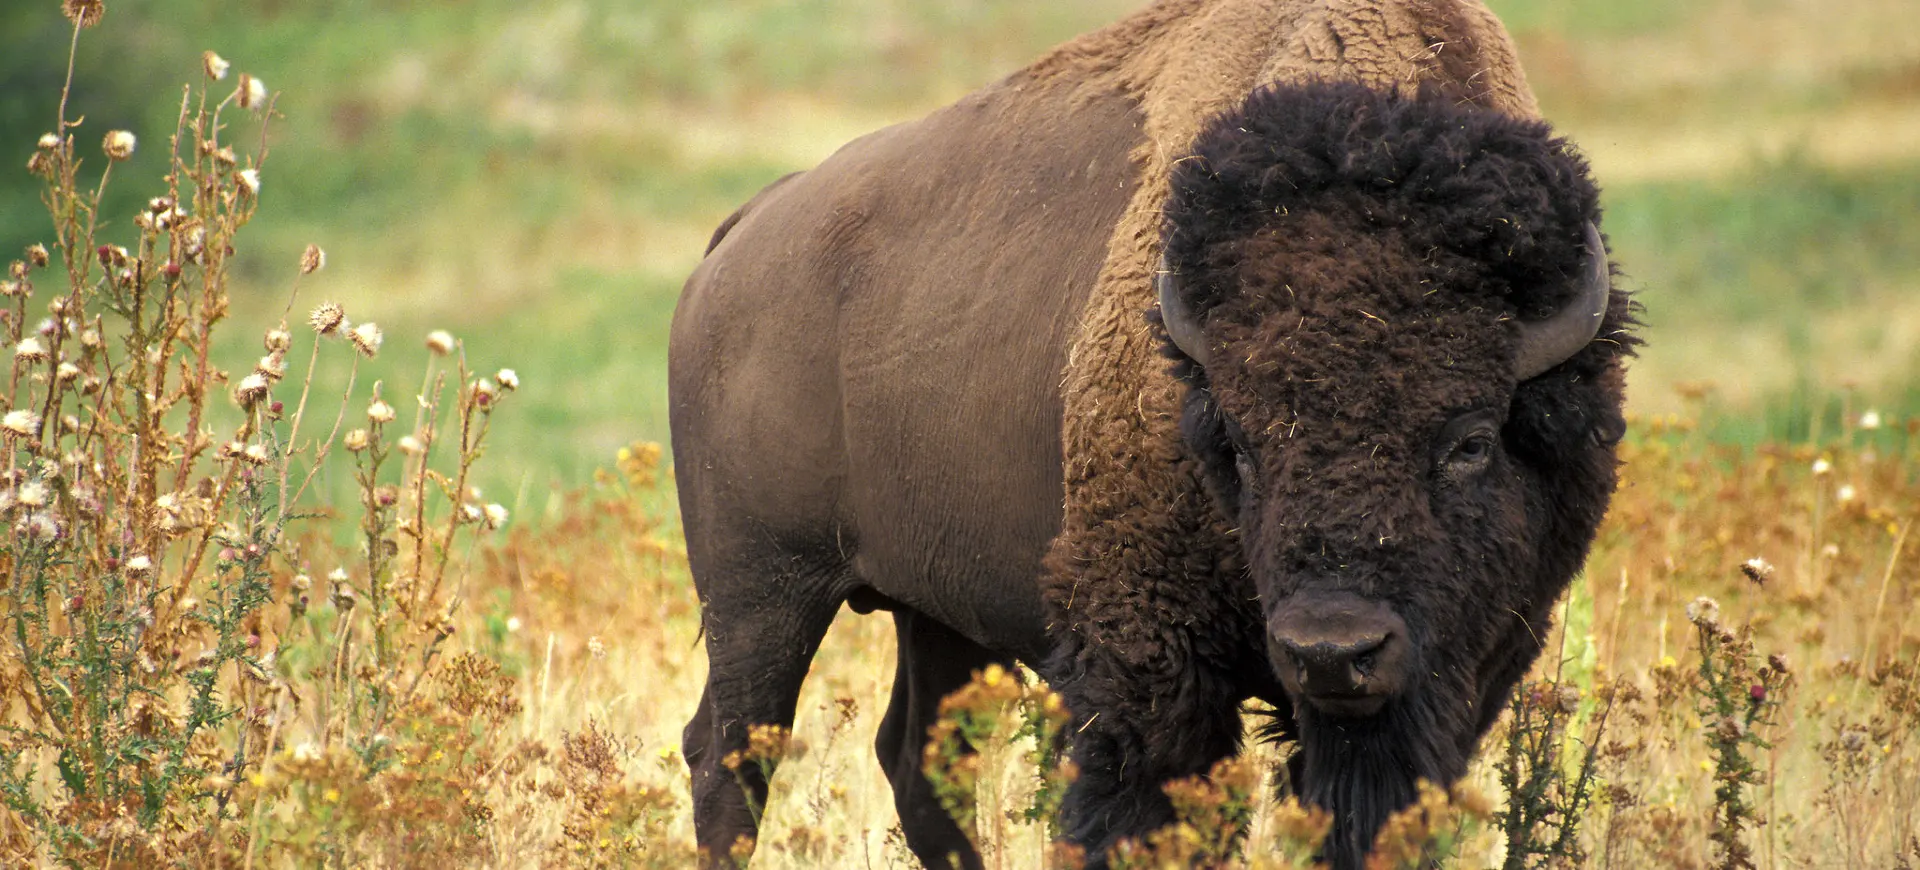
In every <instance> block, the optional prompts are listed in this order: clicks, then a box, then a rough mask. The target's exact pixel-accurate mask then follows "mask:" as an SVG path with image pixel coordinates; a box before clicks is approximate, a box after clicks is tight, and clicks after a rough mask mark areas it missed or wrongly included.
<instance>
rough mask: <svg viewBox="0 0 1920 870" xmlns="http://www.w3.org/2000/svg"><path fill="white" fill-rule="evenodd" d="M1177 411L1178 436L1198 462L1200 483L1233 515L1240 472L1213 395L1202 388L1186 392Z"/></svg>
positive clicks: (1238, 490)
mask: <svg viewBox="0 0 1920 870" xmlns="http://www.w3.org/2000/svg"><path fill="white" fill-rule="evenodd" d="M1186 393H1187V395H1186V403H1185V405H1184V406H1183V407H1182V408H1181V412H1180V437H1181V438H1182V439H1183V440H1184V441H1186V443H1187V449H1188V450H1189V451H1191V452H1192V453H1193V456H1194V458H1195V459H1197V460H1199V462H1200V482H1201V483H1202V484H1203V485H1204V486H1205V488H1206V490H1207V494H1208V495H1211V496H1213V499H1214V502H1215V503H1216V504H1218V505H1219V506H1220V509H1221V510H1222V511H1225V512H1226V514H1227V515H1228V516H1233V513H1234V511H1235V510H1236V507H1235V506H1236V505H1238V504H1239V503H1240V473H1239V471H1237V470H1236V469H1235V468H1234V463H1233V444H1232V442H1231V441H1229V440H1228V439H1227V427H1226V420H1225V418H1223V417H1222V416H1221V415H1220V406H1219V405H1217V404H1214V401H1213V394H1212V393H1211V392H1210V391H1208V390H1205V389H1189V390H1187V391H1186Z"/></svg>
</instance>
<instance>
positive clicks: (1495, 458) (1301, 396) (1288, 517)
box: [1160, 86, 1626, 866]
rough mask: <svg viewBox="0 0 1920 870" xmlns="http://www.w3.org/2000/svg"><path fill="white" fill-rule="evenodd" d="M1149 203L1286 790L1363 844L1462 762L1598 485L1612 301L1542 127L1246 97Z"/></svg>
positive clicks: (1612, 389) (1356, 96)
mask: <svg viewBox="0 0 1920 870" xmlns="http://www.w3.org/2000/svg"><path fill="white" fill-rule="evenodd" d="M1196 152H1197V156H1198V157H1199V159H1197V160H1194V161H1191V162H1190V163H1191V165H1190V167H1189V168H1187V169H1185V170H1183V171H1181V172H1180V173H1178V174H1177V175H1176V177H1175V184H1174V193H1173V199H1172V202H1171V204H1170V206H1169V224H1168V230H1167V234H1168V244H1167V252H1168V253H1167V256H1168V259H1167V262H1166V263H1165V264H1164V265H1163V275H1164V276H1165V277H1163V278H1162V279H1161V290H1160V295H1161V300H1162V318H1163V320H1164V322H1165V325H1166V328H1167V332H1168V333H1169V336H1170V340H1171V343H1172V345H1173V347H1174V349H1175V354H1176V356H1177V357H1179V358H1181V359H1182V365H1181V368H1180V373H1181V375H1182V377H1183V379H1184V380H1185V381H1186V382H1187V384H1188V385H1189V391H1188V395H1187V408H1186V416H1185V419H1184V420H1183V432H1184V435H1185V437H1186V440H1187V442H1188V444H1189V446H1190V447H1191V448H1192V451H1193V453H1194V454H1195V455H1196V456H1197V457H1198V458H1199V460H1200V465H1201V467H1202V468H1203V469H1204V474H1203V476H1204V478H1205V480H1206V482H1207V485H1208V489H1209V490H1210V491H1211V492H1212V494H1213V496H1214V498H1215V499H1216V500H1217V501H1218V502H1219V504H1220V507H1221V509H1222V511H1223V512H1224V513H1225V514H1226V515H1227V517H1228V518H1229V519H1230V520H1231V521H1232V522H1233V524H1234V525H1235V527H1237V528H1238V529H1239V535H1240V540H1241V543H1242V545H1243V547H1244V551H1245V552H1244V556H1245V560H1246V563H1247V566H1248V571H1249V575H1250V579H1251V582H1252V585H1253V587H1254V591H1255V592H1256V593H1257V595H1258V596H1259V599H1260V602H1261V607H1262V610H1263V613H1264V616H1265V626H1264V629H1265V630H1264V635H1265V637H1264V640H1265V645H1266V652H1267V659H1268V661H1269V663H1270V665H1271V667H1272V669H1273V672H1274V674H1275V676H1277V677H1278V679H1279V680H1280V682H1281V683H1282V684H1283V685H1284V686H1285V688H1286V693H1287V695H1288V697H1289V699H1290V700H1291V701H1292V707H1293V714H1294V716H1295V724H1296V726H1297V733H1298V735H1299V737H1300V742H1301V750H1302V759H1301V760H1302V762H1303V763H1302V764H1301V765H1300V766H1299V768H1298V771H1299V773H1300V775H1301V782H1299V783H1298V786H1299V787H1300V789H1301V790H1302V792H1303V793H1304V794H1305V796H1306V797H1307V798H1309V799H1310V800H1312V801H1314V802H1316V803H1318V804H1320V805H1322V806H1326V807H1329V808H1331V809H1333V810H1335V817H1336V820H1337V822H1336V827H1335V831H1334V841H1333V842H1332V843H1331V845H1330V849H1329V857H1330V858H1331V859H1333V860H1334V861H1335V863H1336V866H1347V865H1349V864H1357V862H1358V860H1359V856H1360V855H1363V854H1364V853H1365V852H1366V847H1367V845H1368V843H1369V842H1370V839H1371V836H1372V833H1373V831H1374V830H1375V829H1376V828H1377V827H1378V825H1379V823H1380V822H1381V821H1382V820H1384V818H1385V816H1386V815H1387V814H1389V813H1391V812H1392V811H1393V810H1395V809H1397V808H1399V807H1401V806H1403V805H1405V804H1406V803H1407V802H1409V801H1410V800H1411V799H1412V798H1413V797H1414V795H1415V789H1416V783H1417V781H1418V780H1420V779H1426V780H1429V781H1432V782H1436V783H1450V782H1451V781H1453V780H1454V779H1456V778H1457V777H1458V776H1459V775H1461V774H1462V773H1463V772H1464V771H1465V769H1466V764H1467V760H1468V758H1469V756H1470V754H1471V752H1472V750H1473V747H1474V744H1475V742H1476V741H1477V740H1478V738H1479V736H1480V734H1481V733H1482V732H1483V731H1484V730H1485V728H1486V727H1487V726H1488V725H1489V724H1490V723H1491V722H1492V720H1493V718H1494V716H1495V715H1496V714H1497V712H1498V710H1499V709H1500V707H1501V705H1502V703H1503V701H1504V699H1505V696H1506V693H1507V692H1508V691H1509V690H1510V689H1511V688H1512V686H1513V684H1514V682H1515V681H1516V680H1517V679H1518V678H1519V676H1520V675H1521V674H1522V673H1523V672H1524V670H1525V669H1526V667H1527V666H1528V665H1529V664H1530V663H1531V662H1532V661H1533V659H1534V658H1535V657H1536V656H1537V655H1538V653H1539V651H1540V639H1541V638H1542V637H1544V636H1545V634H1546V631H1547V619H1548V611H1549V608H1550V606H1551V605H1552V603H1553V601H1554V600H1555V599H1556V598H1557V597H1558V595H1559V594H1560V592H1561V591H1562V590H1563V589H1564V588H1565V586H1566V584H1567V582H1568V581H1569V580H1570V579H1571V577H1572V576H1573V574H1574V573H1575V572H1576V571H1577V570H1578V567H1579V565H1580V563H1581V561H1582V560H1583V559H1584V557H1585V553H1586V548H1587V546H1588V544H1589V543H1590V542H1591V539H1592V535H1593V532H1594V529H1595V527H1596V526H1597V524H1598V522H1599V519H1600V516H1601V514H1602V513H1603V512H1604V509H1605V505H1606V502H1607V499H1608V497H1609V495H1610V494H1611V492H1612V488H1613V468H1614V462H1613V449H1612V448H1613V442H1614V440H1615V439H1617V438H1618V435H1619V406H1620V398H1621V396H1620V391H1619V388H1620V383H1619V370H1618V358H1619V356H1620V354H1621V353H1622V351H1623V350H1624V349H1625V344H1626V340H1625V338H1624V334H1623V333H1621V332H1620V330H1621V328H1622V325H1623V324H1624V323H1625V321H1626V311H1625V301H1624V299H1616V298H1614V297H1613V296H1612V294H1611V293H1610V292H1609V287H1608V285H1609V283H1610V282H1609V280H1608V273H1607V267H1606V260H1605V254H1604V251H1602V250H1601V247H1602V246H1601V242H1600V239H1599V236H1598V233H1597V231H1595V230H1594V228H1593V227H1594V222H1595V221H1596V220H1597V217H1598V214H1597V208H1596V206H1595V197H1596V194H1595V192H1594V189H1593V187H1592V184H1591V183H1590V182H1589V181H1588V180H1587V178H1586V175H1585V167H1584V165H1583V164H1582V163H1581V162H1580V161H1579V159H1578V158H1577V157H1576V156H1574V155H1572V154H1570V153H1568V151H1567V149H1566V148H1565V147H1564V145H1563V144H1562V143H1560V142H1558V141H1557V140H1553V139H1551V138H1550V136H1549V135H1548V134H1547V132H1546V129H1545V127H1544V126H1543V125H1540V124H1537V123H1526V122H1520V121H1515V120H1512V119H1507V118H1503V117H1497V116H1492V115H1487V114H1483V113H1478V112H1474V111H1472V110H1463V109H1460V108H1457V107H1455V106H1454V105H1453V104H1451V103H1449V102H1446V101H1441V100H1419V99H1403V98H1397V97H1389V96H1383V95H1379V94H1375V93H1373V92H1370V91H1366V90H1364V89H1360V88H1357V87H1343V86H1319V87H1315V88H1310V89H1306V90H1289V91H1278V92H1273V91H1270V92H1264V93H1262V94H1256V95H1255V97H1254V98H1253V99H1252V100H1251V101H1250V102H1249V105H1248V106H1247V107H1246V108H1245V109H1244V110H1243V111H1242V113H1240V114H1239V115H1238V116H1233V117H1230V118H1229V119H1227V120H1226V121H1223V122H1222V123H1221V124H1219V125H1216V126H1215V127H1213V128H1212V129H1211V130H1210V131H1209V132H1208V133H1206V134H1205V135H1203V136H1202V138H1201V139H1200V141H1199V142H1198V143H1197V144H1196Z"/></svg>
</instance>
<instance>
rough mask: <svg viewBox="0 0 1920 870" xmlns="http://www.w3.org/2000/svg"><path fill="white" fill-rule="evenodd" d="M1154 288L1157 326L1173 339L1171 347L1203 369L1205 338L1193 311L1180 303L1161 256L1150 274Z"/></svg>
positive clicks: (1172, 280) (1169, 269) (1165, 263)
mask: <svg viewBox="0 0 1920 870" xmlns="http://www.w3.org/2000/svg"><path fill="white" fill-rule="evenodd" d="M1153 288H1154V291H1155V292H1156V293H1157V294H1159V296H1160V322H1161V323H1162V324H1163V325H1165V326H1166V328H1167V337H1168V338H1170V339H1173V346H1174V347H1177V348H1179V349H1180V352H1181V353H1184V354H1186V355H1187V356H1190V357H1192V358H1193V361H1194V362H1197V363H1199V364H1200V367H1201V368H1206V367H1207V366H1208V365H1209V364H1210V363H1209V362H1208V354H1207V337H1206V336H1205V335H1203V334H1201V332H1200V321H1199V320H1198V319H1196V318H1195V317H1194V316H1193V311H1192V310H1191V309H1189V308H1187V305H1186V303H1184V302H1181V301H1180V290H1179V288H1178V287H1177V286H1175V284H1174V278H1173V269H1172V268H1171V267H1170V266H1168V265H1167V256H1166V255H1165V254H1161V255H1160V267H1159V268H1158V269H1156V270H1155V271H1154V273H1153Z"/></svg>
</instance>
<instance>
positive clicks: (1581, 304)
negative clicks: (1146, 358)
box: [1161, 221, 1613, 381]
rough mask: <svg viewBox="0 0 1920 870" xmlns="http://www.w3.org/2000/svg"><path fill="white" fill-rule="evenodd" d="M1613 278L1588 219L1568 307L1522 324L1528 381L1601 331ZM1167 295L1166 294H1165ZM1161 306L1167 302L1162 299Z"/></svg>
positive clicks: (1520, 370)
mask: <svg viewBox="0 0 1920 870" xmlns="http://www.w3.org/2000/svg"><path fill="white" fill-rule="evenodd" d="M1612 289H1613V279H1612V277H1611V276H1610V274H1609V272H1608V270H1607V246H1606V243H1605V242H1602V241H1601V240H1600V230H1599V228H1597V227H1595V226H1594V225H1593V223H1592V222H1591V221H1589V222H1588V223H1587V261H1586V263H1585V268H1583V269H1581V270H1580V288H1579V292H1577V293H1575V294H1574V296H1573V300H1572V301H1570V302H1568V303H1567V305H1566V307H1565V308H1562V309H1560V310H1559V311H1558V312H1555V313H1554V314H1553V315H1552V316H1549V317H1548V318H1547V319H1545V320H1540V321H1535V322H1533V323H1521V324H1520V349H1519V351H1518V352H1517V353H1516V354H1514V360H1513V371H1514V374H1515V375H1516V376H1517V377H1518V379H1519V380H1522V381H1525V380H1529V379H1531V378H1534V377H1538V376H1539V375H1542V374H1545V373H1546V371H1547V370H1548V369H1550V368H1553V367H1554V366H1557V365H1559V364H1561V363H1563V362H1566V361H1567V360H1568V359H1570V358H1572V356H1573V355H1574V354H1576V353H1579V352H1580V350H1581V349H1582V348H1585V347H1586V346H1587V343H1588V342H1591V341H1593V337H1594V336H1596V335H1599V334H1600V323H1601V321H1603V320H1605V319H1606V316H1607V298H1608V295H1609V293H1611V291H1612ZM1162 298H1163V299H1164V298H1165V297H1164V296H1163V297H1162ZM1161 305H1162V306H1165V305H1166V303H1165V302H1164V301H1163V302H1161Z"/></svg>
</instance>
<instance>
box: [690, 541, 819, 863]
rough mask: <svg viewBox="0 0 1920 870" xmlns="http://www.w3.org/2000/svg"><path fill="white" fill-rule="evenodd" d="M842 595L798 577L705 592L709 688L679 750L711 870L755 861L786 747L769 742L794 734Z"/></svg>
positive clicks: (714, 585)
mask: <svg viewBox="0 0 1920 870" xmlns="http://www.w3.org/2000/svg"><path fill="white" fill-rule="evenodd" d="M719 573H721V572H708V574H707V576H708V577H710V578H711V577H713V576H715V575H716V574H719ZM726 576H729V577H730V578H731V579H735V580H739V579H743V578H744V577H745V576H748V575H736V574H731V573H729V574H727V575H726ZM784 581H797V582H784ZM843 585H844V584H842V583H840V582H838V580H837V579H836V578H827V579H825V580H824V581H822V580H819V579H818V578H816V577H806V578H795V577H791V576H789V577H787V578H783V582H776V583H769V584H765V585H757V584H748V583H740V582H733V583H707V584H704V587H703V589H702V592H703V593H704V594H703V596H702V598H703V600H702V614H701V622H702V625H703V627H704V629H705V632H706V647H707V683H706V688H705V690H704V691H702V692H701V695H700V705H699V707H698V708H697V709H696V710H695V711H694V714H693V718H692V719H691V720H690V721H688V723H687V727H686V731H685V732H683V734H682V740H683V747H684V752H685V753H686V760H687V770H688V773H689V774H691V776H692V779H693V821H694V832H695V837H696V839H697V841H698V843H699V847H700V851H701V854H702V856H703V859H702V864H703V865H705V866H708V867H732V866H734V865H735V864H736V863H737V862H738V863H743V862H744V859H745V857H746V855H747V854H750V853H751V851H752V847H753V842H754V840H755V839H756V838H758V836H759V829H760V816H761V812H762V810H764V809H765V807H766V802H767V785H768V778H769V776H770V775H771V774H772V772H773V769H774V767H775V766H776V765H777V764H778V763H779V754H780V752H781V751H782V750H783V749H784V745H785V744H784V742H782V741H781V740H773V741H770V740H768V739H767V738H768V737H770V736H776V735H784V733H785V732H786V730H787V729H790V728H792V727H793V717H794V709H795V707H796V706H797V705H798V704H799V700H800V684H801V683H802V682H803V681H804V680H805V679H806V676H807V669H808V668H809V666H810V665H811V664H812V662H813V656H814V653H815V652H817V651H818V650H819V649H820V642H821V640H822V639H823V638H825V637H826V634H827V629H828V628H830V627H831V626H832V625H833V619H834V615H835V614H837V613H838V612H839V610H840V605H841V603H842V602H843V601H844V600H845V598H846V594H845V591H844V589H842V588H841V587H842V586H843ZM770 592H771V594H769V593H770ZM767 729H777V730H772V731H769V730H767ZM756 736H758V737H759V739H755V738H756Z"/></svg>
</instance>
